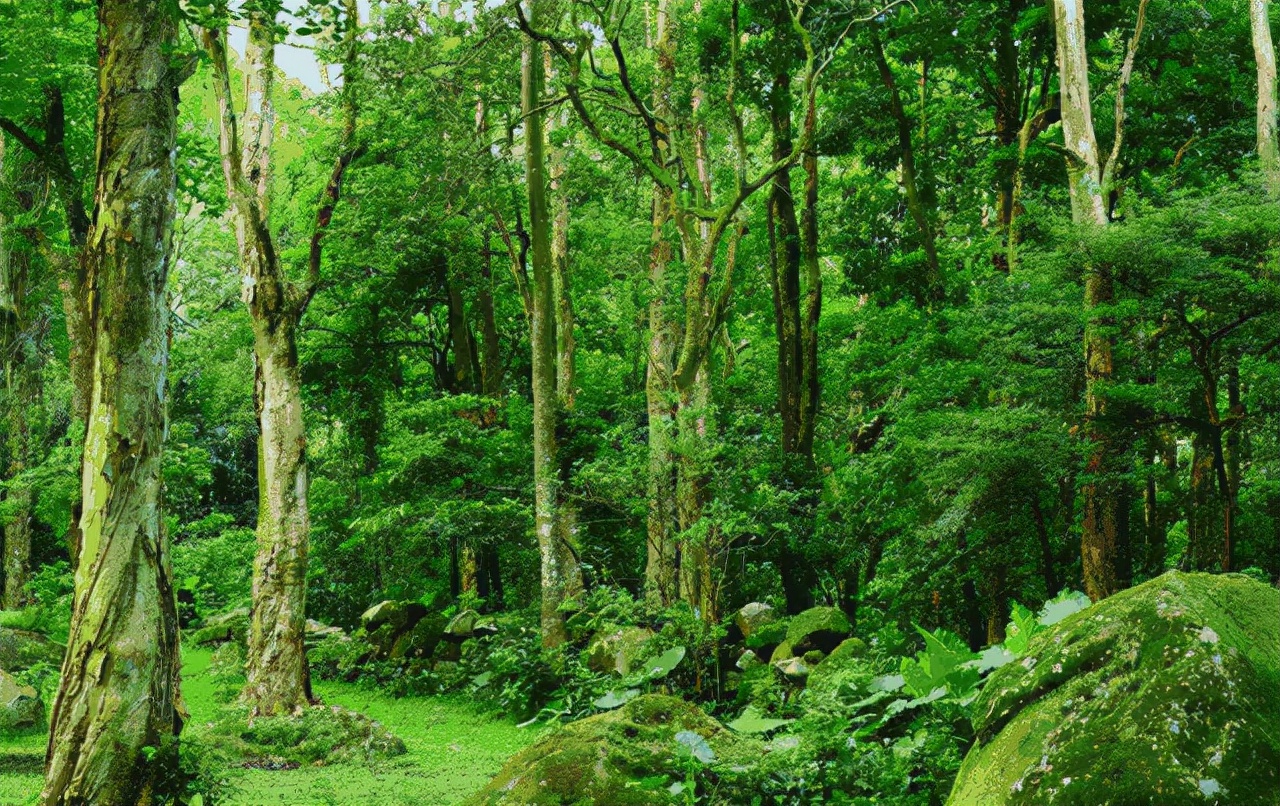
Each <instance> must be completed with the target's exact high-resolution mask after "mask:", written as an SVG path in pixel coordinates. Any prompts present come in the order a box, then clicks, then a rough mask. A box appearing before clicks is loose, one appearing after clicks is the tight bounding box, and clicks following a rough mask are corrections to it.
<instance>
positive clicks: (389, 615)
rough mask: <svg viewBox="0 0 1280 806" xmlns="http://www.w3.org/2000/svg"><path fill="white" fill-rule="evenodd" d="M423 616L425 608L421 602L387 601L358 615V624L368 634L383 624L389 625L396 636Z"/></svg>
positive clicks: (425, 611) (425, 612)
mask: <svg viewBox="0 0 1280 806" xmlns="http://www.w3.org/2000/svg"><path fill="white" fill-rule="evenodd" d="M425 615H427V606H426V605H424V604H423V603H422V602H412V601H404V602H397V601H395V600H391V599H388V600H387V601H385V602H379V603H378V604H376V605H374V606H373V607H371V608H369V609H368V610H366V611H364V613H362V614H361V615H360V623H361V624H363V625H364V628H365V630H367V631H368V632H370V633H372V632H373V631H374V630H376V629H378V628H379V627H381V626H382V625H383V624H390V625H391V627H392V631H393V632H395V633H397V634H398V633H400V632H402V631H404V630H408V629H410V628H412V627H413V625H415V624H417V623H418V621H419V620H420V619H421V618H422V617H424V616H425Z"/></svg>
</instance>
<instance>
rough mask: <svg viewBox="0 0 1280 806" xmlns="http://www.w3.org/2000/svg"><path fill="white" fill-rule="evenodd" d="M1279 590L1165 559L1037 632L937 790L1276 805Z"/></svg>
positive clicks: (992, 691) (986, 699)
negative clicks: (950, 783)
mask: <svg viewBox="0 0 1280 806" xmlns="http://www.w3.org/2000/svg"><path fill="white" fill-rule="evenodd" d="M1277 613H1280V592H1278V591H1276V590H1275V589H1273V588H1270V587H1268V586H1266V585H1263V584H1260V583H1258V582H1255V581H1253V580H1251V579H1248V578H1247V577H1244V576H1240V575H1223V576H1212V575H1208V574H1180V573H1176V572H1171V573H1169V574H1166V575H1164V576H1162V577H1160V578H1158V579H1155V580H1151V581H1150V582H1147V583H1145V584H1143V585H1140V586H1138V587H1136V588H1132V589H1130V590H1127V591H1124V592H1122V593H1119V594H1117V595H1115V596H1113V597H1111V598H1109V599H1107V600H1105V601H1104V602H1101V603H1099V604H1097V605H1095V606H1093V607H1091V608H1088V609H1086V610H1083V611H1081V612H1079V613H1076V614H1074V615H1072V616H1071V617H1069V618H1067V619H1065V620H1063V621H1062V622H1061V623H1059V624H1057V625H1055V626H1054V627H1052V628H1051V629H1049V630H1046V631H1045V632H1043V633H1041V634H1039V635H1037V636H1036V637H1035V638H1034V639H1033V640H1032V643H1031V646H1030V647H1029V650H1028V652H1027V654H1026V656H1025V657H1024V658H1023V660H1021V661H1019V662H1016V663H1012V664H1009V665H1008V666H1005V667H1002V668H1001V669H999V670H997V671H996V672H995V673H994V674H993V675H992V676H991V678H990V679H989V680H988V681H987V685H986V687H985V689H984V691H983V693H982V695H981V697H980V699H979V700H978V702H977V703H976V704H975V711H974V713H975V716H974V718H973V722H974V728H975V729H976V730H977V731H978V735H979V742H978V743H977V744H976V745H975V747H974V748H973V749H972V750H971V751H970V753H969V755H968V757H967V758H966V759H965V762H964V765H963V767H962V768H961V771H960V774H959V777H958V779H957V781H956V786H955V789H954V790H953V792H952V795H951V799H950V801H949V803H951V804H956V805H957V806H959V805H960V804H984V805H985V804H1021V803H1044V802H1049V801H1052V802H1053V803H1055V804H1068V806H1070V805H1071V804H1080V805H1081V806H1084V805H1085V804H1103V803H1115V804H1128V803H1161V804H1169V805H1170V806H1173V805H1174V804H1181V803H1206V802H1212V800H1211V799H1209V798H1208V797H1207V795H1208V794H1215V795H1218V796H1219V797H1222V798H1226V799H1227V800H1228V801H1229V802H1231V803H1258V804H1280V734H1276V732H1275V724H1276V716H1277V714H1280V618H1277V615H1276V614H1277Z"/></svg>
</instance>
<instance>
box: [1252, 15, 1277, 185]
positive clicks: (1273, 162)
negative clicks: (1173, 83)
mask: <svg viewBox="0 0 1280 806" xmlns="http://www.w3.org/2000/svg"><path fill="white" fill-rule="evenodd" d="M1249 19H1250V21H1251V23H1252V26H1253V55H1254V59H1255V61H1257V64H1258V158H1259V161H1260V162H1261V164H1262V175H1263V177H1264V179H1265V180H1266V182H1267V188H1268V189H1269V190H1270V191H1271V193H1272V195H1280V142H1278V141H1277V133H1276V50H1275V45H1274V44H1273V43H1272V40H1271V0H1249Z"/></svg>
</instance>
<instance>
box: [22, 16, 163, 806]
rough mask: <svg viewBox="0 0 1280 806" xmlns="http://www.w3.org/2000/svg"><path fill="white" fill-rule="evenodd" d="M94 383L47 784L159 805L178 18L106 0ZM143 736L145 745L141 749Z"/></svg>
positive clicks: (80, 797) (91, 252)
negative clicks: (168, 290)
mask: <svg viewBox="0 0 1280 806" xmlns="http://www.w3.org/2000/svg"><path fill="white" fill-rule="evenodd" d="M99 20H100V28H99V50H100V53H101V54H102V60H101V69H100V72H99V99H98V126H97V148H96V153H97V155H98V166H97V183H96V190H95V213H94V224H93V228H92V232H91V235H90V237H89V240H88V244H87V250H86V265H87V266H88V267H89V270H90V271H91V276H92V277H93V284H92V285H93V288H94V289H95V294H94V297H93V299H94V303H95V304H94V307H93V311H94V316H93V321H92V324H93V331H94V333H95V338H94V352H93V364H92V366H93V395H92V398H91V412H90V417H89V422H90V423H91V425H90V427H89V429H88V434H87V438H86V441H85V447H84V459H83V465H82V473H81V479H82V493H83V502H84V512H83V516H82V519H81V528H82V533H83V542H82V546H81V551H80V562H79V564H78V565H77V567H76V573H75V595H74V597H75V601H74V609H73V612H72V618H71V627H70V633H69V638H68V642H67V654H66V658H65V660H64V661H63V665H62V678H61V683H60V686H59V690H58V697H57V700H56V701H55V703H54V706H53V711H52V715H51V717H50V731H49V745H48V753H47V756H46V773H45V785H44V791H43V792H42V793H41V796H40V801H41V803H42V804H45V806H53V805H54V804H59V805H60V804H83V803H95V804H153V803H159V802H168V799H169V798H171V797H173V796H174V795H175V794H176V793H173V792H167V791H164V786H165V783H166V782H171V781H172V780H173V777H174V773H175V772H176V769H175V767H176V763H177V752H176V751H177V735H178V733H179V731H180V730H181V727H182V723H181V719H180V718H179V715H178V712H177V709H176V707H175V703H176V702H177V700H178V664H179V658H178V622H177V614H176V612H175V603H174V592H173V587H172V581H171V573H170V569H169V550H168V543H167V537H166V535H165V532H164V528H163V519H162V518H161V512H160V485H161V474H160V467H161V450H162V443H163V439H164V431H165V399H164V398H165V371H166V367H167V364H168V332H167V331H168V321H169V312H168V307H167V300H166V298H165V284H166V281H167V278H168V270H169V261H168V252H169V246H170V242H171V239H172V233H173V220H174V194H175V175H176V172H175V167H174V153H175V152H174V149H175V132H176V129H177V90H178V85H179V84H180V83H181V81H182V78H183V77H184V76H182V75H180V74H179V70H178V69H177V68H175V66H174V61H173V59H174V52H175V51H176V49H177V47H178V17H177V14H176V12H175V11H174V10H173V9H171V8H170V5H169V4H168V3H164V2H157V1H156V0H129V1H128V2H125V0H101V2H100V4H99ZM148 748H151V750H149V751H148V750H147V749H148Z"/></svg>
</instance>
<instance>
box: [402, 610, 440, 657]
mask: <svg viewBox="0 0 1280 806" xmlns="http://www.w3.org/2000/svg"><path fill="white" fill-rule="evenodd" d="M445 626H446V625H445V620H444V618H443V617H441V616H427V617H426V618H424V619H422V620H420V621H419V622H418V623H417V624H415V625H413V629H412V630H409V631H408V632H405V633H401V634H400V636H399V637H398V638H396V640H395V643H394V644H392V646H391V652H390V657H391V658H396V659H398V658H429V657H431V653H432V652H434V651H435V649H436V647H437V646H438V645H439V644H440V640H441V639H442V638H443V637H444V631H445Z"/></svg>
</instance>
